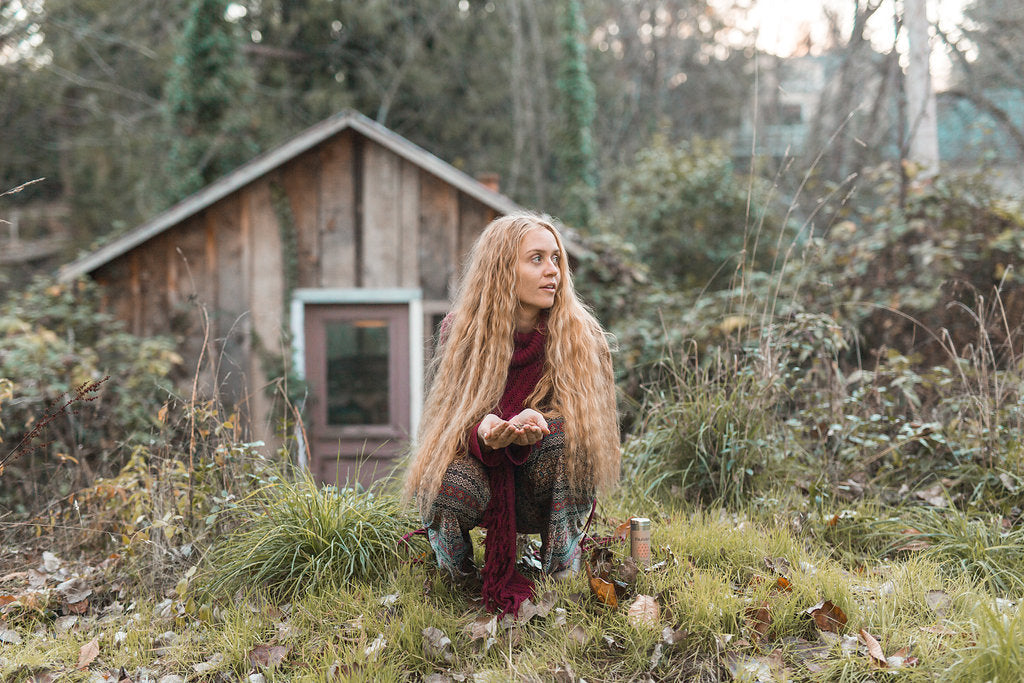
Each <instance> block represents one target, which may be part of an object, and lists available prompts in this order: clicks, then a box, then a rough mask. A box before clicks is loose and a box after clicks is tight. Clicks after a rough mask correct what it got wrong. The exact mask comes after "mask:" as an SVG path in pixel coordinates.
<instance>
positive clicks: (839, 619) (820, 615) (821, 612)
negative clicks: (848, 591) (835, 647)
mask: <svg viewBox="0 0 1024 683" xmlns="http://www.w3.org/2000/svg"><path fill="white" fill-rule="evenodd" d="M804 614H809V615H810V616H811V618H812V619H814V625H815V626H817V627H818V629H819V630H821V631H830V632H832V633H839V632H841V631H842V630H843V629H845V628H846V614H844V613H843V610H841V609H839V607H837V606H836V605H834V604H832V602H831V601H830V600H822V601H821V602H819V603H818V604H817V605H815V606H814V607H811V608H810V609H807V610H804Z"/></svg>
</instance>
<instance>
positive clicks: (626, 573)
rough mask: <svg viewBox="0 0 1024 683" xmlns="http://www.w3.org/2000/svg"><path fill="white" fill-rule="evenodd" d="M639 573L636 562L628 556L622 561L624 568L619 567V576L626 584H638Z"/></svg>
mask: <svg viewBox="0 0 1024 683" xmlns="http://www.w3.org/2000/svg"><path fill="white" fill-rule="evenodd" d="M638 572H639V570H638V569H637V566H636V560H634V559H633V558H632V557H630V556H627V557H626V559H624V560H623V561H622V566H621V567H619V576H620V577H622V580H623V581H625V582H626V583H636V575H637V573H638Z"/></svg>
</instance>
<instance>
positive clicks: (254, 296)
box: [60, 112, 518, 482]
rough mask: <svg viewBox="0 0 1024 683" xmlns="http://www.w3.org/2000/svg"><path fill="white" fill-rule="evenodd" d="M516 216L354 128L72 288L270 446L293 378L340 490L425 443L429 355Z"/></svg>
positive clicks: (73, 268)
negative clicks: (473, 250)
mask: <svg viewBox="0 0 1024 683" xmlns="http://www.w3.org/2000/svg"><path fill="white" fill-rule="evenodd" d="M517 209H518V207H517V206H516V204H515V203H514V202H512V201H511V200H510V199H508V198H507V197H505V196H503V195H501V194H499V193H498V192H497V191H496V189H495V188H493V187H491V186H487V185H484V184H482V183H480V182H478V181H477V180H475V179H473V178H471V177H470V176H468V175H466V174H465V173H463V172H461V171H459V170H458V169H456V168H454V167H452V166H450V165H449V164H447V163H445V162H443V161H441V160H440V159H438V158H437V157H435V156H434V155H432V154H430V153H428V152H426V151H424V150H423V149H422V148H420V147H418V146H416V145H414V144H412V143H411V142H409V141H408V140H406V139H404V138H402V137H401V136H399V135H397V134H396V133H394V132H392V131H390V130H388V129H387V128H385V127H383V126H381V125H379V124H377V123H375V122H374V121H372V120H370V119H368V118H366V117H364V116H362V115H360V114H358V113H354V112H343V113H341V114H338V115H337V116H334V117H332V118H330V119H327V120H325V121H323V122H321V123H319V124H317V125H315V126H313V127H311V128H309V129H308V130H306V131H304V132H303V133H301V134H299V135H297V136H296V137H294V138H292V139H291V140H289V141H287V142H285V143H284V144H282V145H281V146H279V147H277V148H276V149H273V150H271V151H269V152H267V153H265V154H263V155H261V156H259V157H257V158H255V159H253V160H252V161H250V162H249V163H247V164H245V165H244V166H241V167H240V168H238V169H237V170H235V171H234V172H232V173H230V174H228V175H226V176H224V177H223V178H221V179H219V180H217V181H216V182H214V183H212V184H210V185H209V186H207V187H205V188H204V189H202V190H200V191H199V192H197V193H196V194H194V195H192V196H190V197H188V198H186V199H184V200H183V201H181V202H180V203H178V204H176V205H175V206H173V207H171V208H170V209H168V210H167V211H165V212H163V213H161V214H160V215H158V216H156V217H155V218H153V219H152V220H150V221H148V222H146V223H144V224H142V225H139V226H138V227H136V228H134V229H133V230H131V231H129V232H127V233H126V234H124V235H123V236H121V237H119V238H117V239H116V240H114V241H112V242H110V243H109V244H107V245H106V246H104V247H102V248H101V249H98V250H96V251H95V252H93V253H91V254H88V255H86V256H84V257H82V258H80V259H78V260H77V261H74V262H73V263H70V264H68V265H66V266H65V267H63V268H62V269H61V271H60V277H61V279H63V280H70V279H74V278H77V277H82V276H90V277H93V278H95V280H97V281H98V282H99V283H101V284H102V285H104V297H105V299H104V300H105V305H106V307H107V310H109V311H111V312H113V313H114V314H116V315H117V316H118V317H119V318H121V319H123V320H124V321H125V322H126V323H127V325H128V327H129V329H130V330H131V331H132V332H134V333H135V334H137V335H141V336H150V335H159V334H168V335H173V336H175V337H176V338H177V339H179V340H180V344H181V347H180V348H181V354H182V356H183V357H184V358H185V359H186V365H187V366H188V369H189V372H190V373H197V374H195V375H194V376H195V377H198V379H199V381H200V385H201V387H202V389H203V390H204V393H205V394H206V395H216V396H219V397H220V398H221V399H223V400H224V401H225V402H226V403H229V404H232V405H234V406H235V407H236V408H238V409H240V410H241V411H242V412H243V414H245V415H247V416H248V417H249V418H250V420H251V422H250V423H251V424H252V425H253V430H254V434H255V436H256V437H257V438H263V439H264V440H267V441H272V434H273V430H274V425H275V424H276V423H277V420H278V419H279V418H280V417H281V416H283V413H282V412H281V411H283V410H284V409H285V407H284V403H285V402H284V401H276V400H275V398H274V394H275V392H274V387H273V386H271V383H272V382H274V380H275V379H276V378H277V377H279V376H282V371H283V369H284V367H285V366H286V365H287V363H289V362H290V363H292V364H293V366H292V369H293V370H294V371H295V373H297V374H298V375H299V376H301V377H302V378H303V379H304V380H305V383H306V385H307V387H308V393H307V395H306V399H305V410H304V415H305V418H304V427H305V435H306V439H305V443H306V446H307V447H308V448H301V449H300V456H299V457H300V462H303V463H305V464H308V466H309V468H310V469H311V470H312V472H313V473H314V475H315V476H317V477H318V478H319V479H321V480H323V481H331V482H333V481H345V480H346V479H347V478H349V477H352V476H353V473H354V468H355V466H356V464H357V462H363V461H365V462H363V465H362V467H361V469H360V473H359V478H360V479H362V480H364V481H365V480H368V479H370V478H372V477H373V476H374V472H375V471H376V476H380V474H381V473H383V472H385V471H387V470H388V469H389V468H390V465H391V460H392V459H393V458H394V456H395V454H396V453H398V452H399V450H400V449H401V447H402V445H403V444H404V443H406V442H407V440H408V438H409V436H410V435H411V434H412V433H414V432H415V429H416V424H417V419H418V416H419V410H420V406H421V403H422V397H423V375H424V363H425V358H426V356H427V355H428V354H429V348H428V343H429V340H430V339H431V337H432V335H433V330H434V327H435V325H436V324H437V323H438V322H439V321H440V319H441V318H442V317H443V315H444V313H445V312H446V310H447V308H448V302H449V296H450V294H451V291H452V287H453V285H454V282H455V279H456V277H457V275H458V271H459V269H460V267H461V264H462V260H463V258H464V256H465V255H466V253H467V252H468V249H469V247H470V245H471V244H472V242H473V240H474V239H475V238H476V236H477V235H478V234H479V233H480V231H481V230H482V229H483V227H484V226H485V225H486V224H487V223H488V222H489V221H490V220H491V219H492V218H494V217H495V216H497V215H501V214H504V213H508V212H511V211H515V210H517ZM206 320H208V323H207V322H206ZM201 359H202V362H200V360H201ZM197 368H198V370H197ZM307 451H308V453H309V454H310V456H309V458H308V462H307V459H306V457H305V453H306V452H307Z"/></svg>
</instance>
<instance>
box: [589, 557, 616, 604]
mask: <svg viewBox="0 0 1024 683" xmlns="http://www.w3.org/2000/svg"><path fill="white" fill-rule="evenodd" d="M587 576H588V577H589V578H590V592H591V593H593V594H594V595H596V596H597V599H598V600H600V601H601V602H602V603H603V604H605V605H608V606H609V607H612V608H616V607H618V606H619V599H618V598H617V597H616V595H615V584H613V583H612V582H610V581H605V580H604V579H602V578H601V577H599V576H594V574H593V572H591V569H590V565H587Z"/></svg>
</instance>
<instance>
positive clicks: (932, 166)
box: [903, 0, 939, 178]
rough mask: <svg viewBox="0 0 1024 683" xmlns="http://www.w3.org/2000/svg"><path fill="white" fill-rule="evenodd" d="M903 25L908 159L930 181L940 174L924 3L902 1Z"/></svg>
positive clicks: (914, 0)
mask: <svg viewBox="0 0 1024 683" xmlns="http://www.w3.org/2000/svg"><path fill="white" fill-rule="evenodd" d="M903 25H904V26H905V27H906V29H907V38H908V41H909V43H910V61H909V63H908V65H907V79H906V89H907V117H908V118H907V134H908V135H909V137H910V144H909V153H908V158H909V160H910V161H912V162H914V163H915V164H919V165H920V167H921V170H920V172H919V175H921V176H923V177H925V178H929V177H931V176H934V175H935V174H936V173H938V172H939V122H938V116H937V114H936V111H935V92H934V90H933V89H932V78H931V69H930V66H929V59H930V58H931V42H930V40H929V38H928V13H927V5H926V0H904V4H903Z"/></svg>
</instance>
